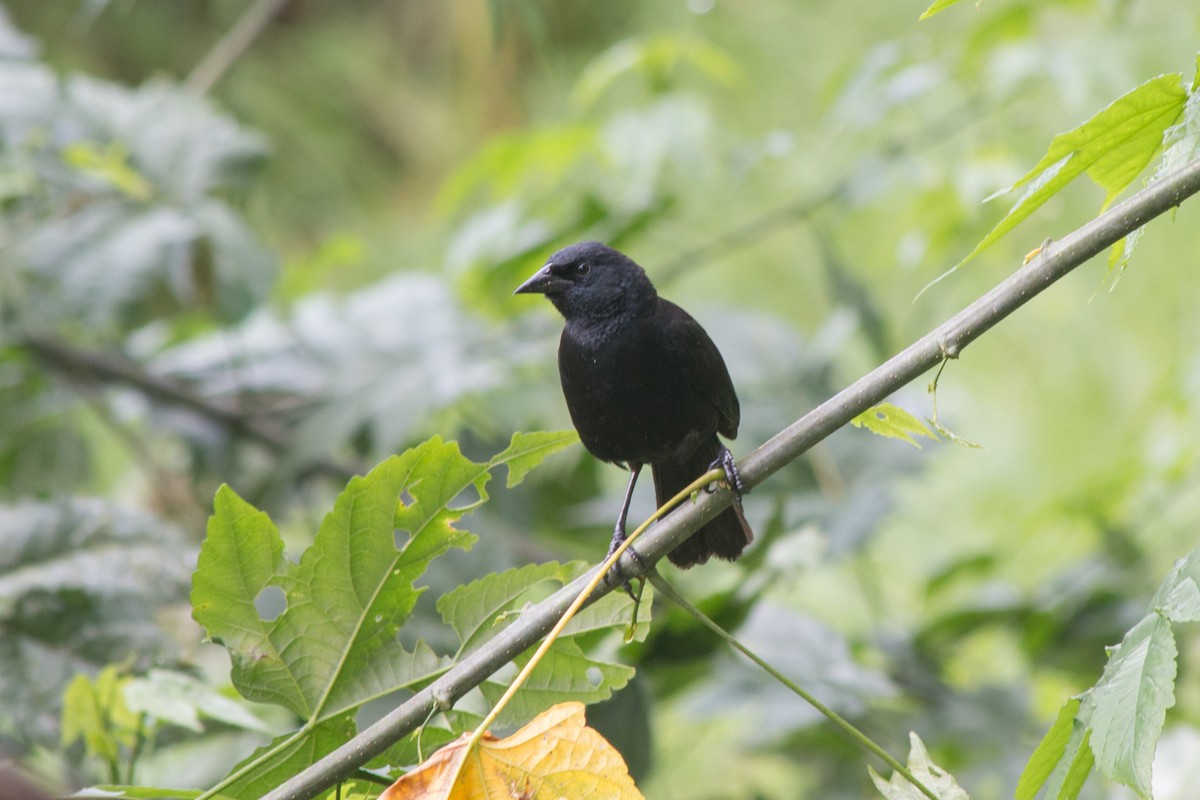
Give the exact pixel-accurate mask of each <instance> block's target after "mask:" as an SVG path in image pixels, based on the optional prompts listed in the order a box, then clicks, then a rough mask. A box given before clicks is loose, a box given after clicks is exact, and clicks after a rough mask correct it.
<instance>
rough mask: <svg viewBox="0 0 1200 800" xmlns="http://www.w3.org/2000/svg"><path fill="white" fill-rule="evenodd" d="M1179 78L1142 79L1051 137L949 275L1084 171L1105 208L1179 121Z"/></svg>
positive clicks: (1183, 97)
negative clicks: (1011, 200)
mask: <svg viewBox="0 0 1200 800" xmlns="http://www.w3.org/2000/svg"><path fill="white" fill-rule="evenodd" d="M1181 80H1182V76H1181V75H1179V74H1178V73H1171V74H1169V75H1160V76H1159V77H1157V78H1153V79H1151V80H1149V81H1146V82H1145V83H1143V84H1142V85H1141V86H1139V87H1137V88H1136V89H1134V90H1132V91H1130V92H1128V93H1126V94H1125V95H1123V96H1121V97H1120V98H1118V99H1117V100H1115V101H1114V102H1113V103H1111V104H1110V105H1109V106H1108V107H1107V108H1105V109H1103V110H1102V111H1100V112H1099V113H1098V114H1096V115H1095V116H1094V117H1092V118H1091V119H1089V120H1088V121H1087V122H1085V123H1083V124H1082V125H1080V126H1079V127H1078V128H1075V129H1073V130H1070V131H1067V132H1065V133H1060V134H1058V135H1057V136H1055V137H1054V141H1052V142H1051V143H1050V149H1049V150H1047V151H1046V155H1045V156H1043V157H1042V160H1041V161H1039V162H1038V163H1037V165H1035V166H1034V168H1033V169H1031V170H1030V171H1029V172H1027V173H1026V174H1025V175H1024V176H1023V177H1022V178H1021V179H1020V180H1018V181H1017V182H1016V183H1014V184H1013V185H1012V186H1010V187H1009V188H1008V189H1005V190H1003V191H1001V192H997V194H996V195H993V197H996V196H998V195H1000V194H1005V193H1007V192H1011V191H1013V190H1014V189H1017V188H1020V187H1022V186H1025V187H1026V190H1025V193H1024V194H1023V195H1022V196H1021V199H1020V200H1018V201H1017V202H1016V204H1015V205H1014V206H1013V207H1012V208H1011V209H1009V212H1008V214H1006V215H1005V217H1004V219H1002V220H1000V222H999V224H997V225H996V227H994V228H992V230H991V231H990V232H989V233H988V234H987V236H985V237H983V240H982V241H981V242H980V243H979V244H977V245H975V249H974V250H972V251H971V252H970V253H968V254H967V257H966V258H964V259H963V260H962V261H960V262H959V263H958V264H957V265H955V266H954V267H953V268H952V269H951V270H950V272H953V271H954V270H955V269H958V267H961V266H962V265H963V264H965V263H967V262H968V261H970V260H971V259H972V258H974V257H975V256H976V255H978V254H979V253H980V252H982V251H983V250H984V249H985V248H987V247H989V246H990V245H992V244H993V243H995V242H996V240H998V239H999V238H1000V237H1001V236H1003V235H1004V234H1006V233H1008V232H1009V231H1011V230H1012V229H1013V228H1015V227H1016V226H1017V225H1018V224H1019V223H1020V222H1022V221H1023V220H1024V219H1025V218H1026V217H1028V216H1029V215H1030V214H1032V213H1033V212H1034V211H1035V210H1037V209H1038V208H1039V207H1041V205H1042V204H1043V203H1045V202H1046V201H1047V200H1049V199H1050V198H1051V197H1053V196H1054V195H1055V194H1056V193H1057V192H1058V191H1059V190H1060V189H1062V188H1063V187H1064V186H1066V185H1067V184H1068V183H1070V182H1071V181H1073V180H1074V179H1075V178H1077V177H1079V176H1080V175H1082V174H1084V173H1087V175H1088V177H1089V178H1091V179H1092V181H1093V182H1095V183H1096V184H1097V185H1098V186H1100V188H1102V189H1104V191H1105V198H1104V206H1105V207H1106V206H1108V204H1109V203H1111V202H1112V201H1113V199H1114V198H1115V197H1116V196H1117V195H1118V194H1120V193H1121V192H1122V191H1123V190H1124V189H1125V187H1127V186H1128V185H1129V184H1130V183H1131V182H1132V181H1133V179H1134V178H1136V177H1137V176H1138V175H1139V174H1140V173H1141V172H1142V170H1143V169H1145V167H1146V165H1147V164H1149V163H1150V159H1152V158H1153V157H1154V155H1155V153H1157V152H1158V151H1159V148H1160V147H1162V143H1163V133H1164V132H1165V131H1166V130H1167V128H1168V127H1170V126H1171V125H1173V124H1174V123H1175V121H1176V120H1177V119H1179V115H1180V113H1181V112H1182V111H1183V107H1184V103H1185V102H1186V101H1187V97H1188V95H1187V92H1185V91H1184V89H1183V87H1182V86H1181V85H1180V81H1181ZM988 199H991V198H988ZM943 277H944V276H943Z"/></svg>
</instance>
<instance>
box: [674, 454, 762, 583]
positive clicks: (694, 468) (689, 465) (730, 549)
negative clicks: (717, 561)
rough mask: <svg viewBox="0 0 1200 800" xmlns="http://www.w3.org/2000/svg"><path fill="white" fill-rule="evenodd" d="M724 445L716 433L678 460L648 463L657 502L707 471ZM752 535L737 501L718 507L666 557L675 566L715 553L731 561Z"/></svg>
mask: <svg viewBox="0 0 1200 800" xmlns="http://www.w3.org/2000/svg"><path fill="white" fill-rule="evenodd" d="M722 448H724V445H723V444H721V442H720V440H719V439H717V437H716V436H713V438H712V444H711V445H708V444H705V445H703V446H701V447H697V448H696V450H695V452H693V453H692V454H691V456H689V457H688V458H686V459H684V460H682V461H674V462H665V463H661V464H652V465H651V468H652V470H653V472H654V494H655V497H656V499H657V501H658V505H660V506H661V505H662V504H663V503H665V502H667V501H668V500H670V499H671V498H672V497H674V496H675V495H676V494H678V493H679V492H680V491H682V490H683V489H684V488H686V487H687V485H688V484H689V483H691V482H692V481H694V480H696V478H698V477H700V476H701V475H703V474H704V473H705V472H707V471H708V469H709V467H710V465H711V464H712V463H713V462H714V461H715V460H716V459H717V457H718V456H720V455H721V451H722ZM753 539H754V532H753V531H751V530H750V525H749V523H747V522H746V517H745V516H744V515H743V514H742V507H741V503H740V502H734V504H733V505H732V506H730V507H729V508H727V509H725V510H724V511H722V512H721V513H720V514H718V515H717V516H716V517H715V518H714V519H712V520H711V521H710V522H708V523H707V524H706V525H705V526H704V527H703V528H701V529H700V530H698V531H696V532H695V533H693V534H692V535H691V536H690V537H688V538H687V539H686V540H685V541H684V542H683V543H682V544H680V545H678V546H677V547H676V548H675V549H674V550H672V551H671V552H670V553H669V554H668V555H667V558H669V559H671V563H672V564H674V565H676V566H678V567H683V568H685V569H686V568H687V567H694V566H696V565H697V564H703V563H704V562H705V561H708V559H710V558H712V557H713V556H716V557H717V558H721V559H724V560H726V561H735V560H736V559H737V558H738V556H740V555H741V554H742V550H744V549H746V545H748V544H750V542H751V540H753Z"/></svg>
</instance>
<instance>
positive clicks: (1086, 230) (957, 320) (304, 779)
mask: <svg viewBox="0 0 1200 800" xmlns="http://www.w3.org/2000/svg"><path fill="white" fill-rule="evenodd" d="M1198 191H1200V160H1198V161H1196V162H1194V163H1192V164H1190V165H1188V166H1187V167H1185V168H1183V169H1181V170H1179V171H1177V172H1175V173H1174V174H1172V175H1170V176H1169V177H1167V178H1165V179H1163V180H1162V181H1160V182H1158V183H1156V184H1155V185H1153V186H1151V187H1149V188H1147V189H1144V190H1142V191H1141V192H1138V193H1137V194H1136V195H1134V196H1133V197H1131V198H1129V199H1128V200H1126V201H1125V202H1123V203H1120V204H1119V205H1117V206H1115V207H1113V208H1112V209H1110V210H1109V211H1108V212H1106V213H1104V214H1102V215H1101V216H1100V217H1098V218H1096V219H1094V220H1092V221H1091V222H1089V223H1087V224H1086V225H1084V226H1083V227H1081V228H1079V229H1078V230H1076V231H1075V232H1074V233H1071V234H1069V235H1068V236H1066V237H1064V238H1063V239H1062V240H1061V241H1058V242H1052V243H1048V244H1047V245H1045V246H1044V247H1043V249H1042V252H1041V254H1040V255H1039V256H1038V257H1037V258H1036V259H1035V260H1034V261H1033V262H1031V263H1030V264H1028V265H1027V266H1025V267H1023V268H1021V269H1020V270H1018V271H1017V272H1016V273H1014V274H1013V275H1011V276H1010V277H1009V278H1008V279H1006V280H1005V281H1004V282H1002V283H1001V284H1000V285H999V286H997V287H996V288H994V289H992V290H991V291H990V292H988V293H987V294H986V295H984V296H983V297H981V298H980V299H979V300H977V301H975V302H974V303H972V304H971V305H970V306H968V307H967V308H966V309H964V310H963V311H960V312H959V313H958V314H956V315H954V317H952V318H951V319H950V320H949V321H947V322H946V323H944V324H942V325H941V326H940V327H938V328H937V329H935V330H934V331H933V332H932V333H930V334H928V335H926V336H925V337H924V338H922V339H920V340H919V341H917V342H916V343H915V344H913V345H911V346H910V347H908V348H906V349H905V350H904V351H902V352H901V353H899V354H897V355H896V356H894V357H892V358H891V359H890V360H888V361H887V362H886V363H884V364H883V365H882V366H880V367H877V368H876V369H874V370H872V371H871V372H870V373H869V374H867V375H866V376H864V377H863V378H860V379H859V380H858V381H856V382H855V383H853V384H852V385H850V386H849V387H847V388H846V389H843V390H842V391H841V392H839V393H838V394H836V395H834V396H833V397H832V398H830V399H829V400H827V401H825V402H824V403H822V404H821V405H820V406H818V407H817V408H815V409H813V410H812V411H810V412H809V413H808V414H806V415H804V417H802V418H801V419H799V420H798V421H796V422H794V423H793V424H792V425H790V426H788V428H786V429H785V430H783V431H782V432H780V433H779V434H777V435H776V436H775V437H773V438H772V439H771V440H770V441H768V442H767V443H766V444H764V445H762V446H761V447H759V448H758V449H757V450H755V451H754V452H753V453H751V454H750V455H749V457H747V458H746V460H745V461H744V462H743V463H742V465H741V473H742V478H743V480H745V481H746V483H747V485H749V486H754V485H757V484H759V483H762V482H763V481H764V480H766V479H767V478H768V477H769V476H770V475H772V474H773V473H775V472H776V471H778V470H779V469H781V468H782V467H783V466H785V465H786V464H788V463H789V462H791V461H793V460H794V459H796V458H797V457H799V456H800V455H801V454H802V453H804V452H805V451H806V450H807V449H809V448H810V447H812V446H813V445H814V444H816V443H817V442H819V441H821V440H822V439H824V438H825V437H827V436H829V435H830V434H831V433H833V432H834V431H836V430H838V429H839V428H841V427H842V426H844V425H846V424H847V423H848V422H849V421H850V420H852V419H853V418H854V417H856V416H858V415H859V414H861V413H862V412H864V411H866V410H867V409H869V408H871V407H872V406H873V405H875V404H877V403H879V402H881V401H882V400H883V399H884V398H886V397H887V396H888V395H890V394H891V393H893V392H895V391H896V390H897V389H900V388H901V387H903V386H904V385H905V384H908V383H910V382H912V381H914V380H916V379H917V378H919V377H921V375H923V374H924V373H925V372H927V371H928V370H929V369H930V368H932V367H935V366H937V365H938V364H939V363H940V362H941V361H942V360H944V359H946V358H957V357H958V356H959V354H960V353H961V352H962V351H963V349H964V348H965V347H966V346H967V345H968V344H970V343H971V342H973V341H974V340H975V339H977V338H979V337H980V336H981V335H983V334H984V333H985V332H987V331H988V330H990V329H991V327H992V326H993V325H995V324H996V323H998V322H999V321H1000V320H1002V319H1004V318H1005V317H1007V316H1008V315H1009V314H1011V313H1012V312H1013V311H1015V310H1016V309H1018V308H1020V307H1021V306H1022V305H1024V304H1025V303H1026V302H1028V301H1029V300H1030V299H1031V298H1033V297H1034V296H1035V295H1037V294H1038V293H1039V292H1041V291H1043V290H1045V289H1046V288H1048V287H1049V286H1051V285H1052V284H1053V283H1054V282H1055V281H1057V280H1059V279H1060V278H1062V277H1063V276H1065V275H1066V274H1067V273H1069V272H1070V271H1071V270H1073V269H1075V268H1076V267H1078V266H1079V265H1081V264H1083V263H1084V262H1086V261H1087V260H1088V259H1090V258H1092V257H1093V256H1095V255H1097V254H1098V253H1102V252H1104V250H1105V249H1106V248H1108V247H1109V246H1111V245H1112V244H1114V243H1115V242H1117V241H1118V240H1120V239H1121V238H1122V237H1123V236H1126V235H1128V234H1129V233H1131V232H1132V231H1134V230H1136V229H1137V228H1140V227H1141V226H1142V225H1145V224H1146V223H1147V222H1148V221H1149V220H1151V219H1153V218H1154V217H1157V216H1159V215H1160V214H1162V213H1164V212H1166V211H1167V210H1169V209H1171V208H1174V207H1175V206H1178V205H1179V204H1180V203H1182V202H1183V201H1184V200H1185V199H1187V198H1188V197H1190V196H1192V195H1194V194H1196V193H1197V192H1198ZM729 503H730V495H729V493H728V492H727V491H718V492H716V493H714V494H709V495H702V496H701V497H700V499H699V500H698V501H697V502H696V503H694V504H690V505H685V506H683V507H682V508H679V509H677V510H676V511H674V512H672V513H671V514H669V515H668V516H667V517H666V519H664V520H662V521H661V522H659V523H658V524H656V525H655V526H653V527H652V528H650V529H649V530H648V531H647V532H646V533H645V534H644V535H643V536H642V537H641V538H640V539H639V540H638V552H639V553H640V554H641V557H642V558H641V561H640V564H634V563H629V562H628V560H627V561H626V564H625V569H626V570H627V571H628V573H629V574H636V573H637V572H638V569H639V567H642V568H644V569H649V568H650V567H652V566H653V564H654V562H656V561H658V560H659V559H660V558H662V557H663V556H665V555H666V554H667V553H668V552H669V551H670V550H672V549H673V548H674V547H675V546H676V545H677V544H679V543H680V542H682V541H683V540H684V539H685V538H686V537H687V536H689V535H690V534H691V533H692V532H693V531H696V530H698V529H699V528H700V527H701V526H702V525H703V524H704V523H705V522H707V521H708V520H710V519H712V518H713V517H715V516H716V515H717V514H718V513H719V512H720V511H722V510H723V509H724V508H725V507H726V506H728V505H729ZM589 578H590V573H589V575H585V576H583V577H581V578H579V579H577V580H576V581H574V582H573V583H571V584H570V585H568V586H566V587H564V588H562V589H561V590H559V591H558V592H556V593H555V594H554V595H552V596H551V597H549V598H548V599H546V600H544V601H542V602H541V603H538V604H537V605H534V606H531V607H530V608H528V609H526V610H525V611H524V612H523V613H522V614H521V617H520V619H518V620H517V621H516V622H514V623H513V624H511V625H509V626H508V627H507V628H505V629H504V630H503V631H502V632H500V633H499V634H498V635H497V636H496V637H495V638H494V639H492V640H490V641H489V642H487V643H486V644H484V645H482V646H481V647H480V648H479V649H478V650H476V651H475V652H473V653H471V654H470V655H468V656H467V657H466V658H464V659H463V660H462V661H461V662H459V663H458V664H456V665H455V666H454V667H452V668H451V669H450V670H449V671H447V672H446V674H445V675H443V676H442V677H441V678H439V679H438V680H436V681H434V682H433V683H432V684H430V685H429V686H428V687H426V688H425V689H423V690H422V691H420V692H418V693H417V694H416V695H414V696H413V697H412V698H410V699H409V700H407V701H406V702H404V703H403V704H401V705H400V706H399V707H398V708H396V709H395V710H394V711H392V712H391V713H389V714H388V715H387V716H385V717H384V718H383V719H381V720H379V721H378V722H376V723H375V724H374V725H372V726H371V727H369V728H367V729H366V730H365V731H363V732H362V733H360V734H359V735H357V736H355V737H354V738H353V739H351V740H350V741H349V742H347V743H346V744H344V745H342V746H341V747H339V748H338V749H337V750H335V751H333V752H332V753H330V754H329V755H327V756H325V757H324V758H322V759H321V760H320V761H318V762H317V763H315V764H313V765H311V766H309V767H308V768H306V769H305V770H304V771H303V772H301V773H300V774H298V775H296V776H295V777H293V778H291V779H290V780H288V781H287V782H286V783H284V784H283V785H281V786H279V787H278V788H277V789H275V790H274V791H272V792H271V793H269V794H268V795H266V800H298V799H300V798H311V797H314V796H316V795H317V794H319V793H320V792H321V791H323V790H325V789H326V788H328V787H329V786H332V785H333V784H335V783H337V782H338V781H341V780H343V779H345V778H347V777H349V776H351V775H352V774H353V773H354V771H355V770H356V769H357V768H358V767H359V766H361V765H362V764H365V763H366V762H367V761H369V760H371V759H372V758H374V757H376V756H378V755H379V754H380V753H382V752H383V751H384V750H386V749H387V748H388V747H389V746H391V745H392V744H394V743H395V742H397V741H398V740H399V739H401V738H402V737H404V736H406V735H407V734H409V733H411V732H412V731H413V730H416V728H417V727H418V726H420V725H422V724H423V723H424V722H425V720H426V719H428V718H429V716H430V714H431V713H433V712H434V711H436V710H437V709H444V708H449V707H450V706H451V705H452V704H453V703H454V702H455V701H456V700H458V699H459V698H460V697H462V696H463V695H464V694H466V693H467V692H468V691H470V690H471V689H472V688H474V687H475V686H477V685H479V684H480V683H481V682H482V681H483V680H484V679H485V678H487V677H488V676H489V675H491V674H492V673H493V672H495V671H496V670H497V669H499V668H500V667H502V666H504V665H505V664H507V663H508V662H509V661H511V660H512V659H513V658H515V657H516V656H517V655H519V654H520V653H522V652H523V651H525V650H526V649H528V648H529V647H530V646H532V645H533V644H535V643H536V642H537V641H538V640H539V639H541V637H542V636H544V635H545V633H546V632H547V631H549V630H550V628H551V627H553V625H554V623H555V622H556V621H557V620H558V618H559V616H560V615H561V614H562V612H563V611H564V610H565V609H566V607H567V606H568V605H570V603H571V601H572V600H573V599H574V597H575V596H576V595H577V594H578V593H579V591H580V590H581V589H582V588H583V587H584V586H585V585H586V584H587V582H588V580H589ZM607 591H610V589H609V588H608V587H605V586H603V585H601V588H600V589H598V590H597V592H596V593H595V595H594V597H599V596H601V595H602V594H604V593H605V592H607Z"/></svg>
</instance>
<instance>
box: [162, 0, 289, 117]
mask: <svg viewBox="0 0 1200 800" xmlns="http://www.w3.org/2000/svg"><path fill="white" fill-rule="evenodd" d="M287 2H288V0H257V2H255V3H254V4H253V5H252V6H250V7H249V8H247V9H246V11H245V12H244V13H243V14H242V16H240V17H238V21H237V22H235V23H234V25H233V27H232V28H230V29H229V33H227V34H225V35H224V36H223V37H221V40H220V41H219V42H217V44H216V46H215V47H213V49H212V50H210V51H209V52H208V55H206V56H205V57H204V59H203V60H202V61H201V62H200V63H199V64H197V65H196V67H195V69H193V70H192V73H191V74H190V75H188V76H187V81H186V82H185V84H184V85H185V86H187V88H188V89H190V90H191V91H193V92H195V93H196V94H208V92H209V90H210V89H212V87H213V86H215V85H216V84H217V81H219V80H221V76H223V75H224V74H225V73H226V72H228V71H229V68H230V67H232V66H233V62H235V61H237V60H238V59H239V58H241V55H242V53H244V52H246V48H248V47H249V46H250V45H251V44H252V43H253V42H254V40H255V39H257V38H258V37H259V34H261V33H262V32H263V31H264V30H266V27H267V25H268V24H269V23H270V22H271V20H272V19H274V17H275V15H276V14H278V13H279V12H280V11H282V10H283V7H284V6H285V5H286V4H287Z"/></svg>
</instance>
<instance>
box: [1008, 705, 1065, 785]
mask: <svg viewBox="0 0 1200 800" xmlns="http://www.w3.org/2000/svg"><path fill="white" fill-rule="evenodd" d="M1078 712H1079V699H1078V698H1072V699H1070V700H1068V701H1067V702H1066V704H1065V705H1064V706H1063V707H1062V708H1061V709H1060V710H1059V712H1058V718H1057V719H1055V720H1054V724H1053V725H1051V726H1050V730H1048V731H1046V735H1045V736H1044V737H1042V741H1041V742H1040V743H1039V744H1038V746H1037V748H1036V749H1034V751H1033V755H1031V756H1030V757H1029V762H1028V763H1027V764H1026V765H1025V769H1024V770H1023V771H1022V772H1021V778H1020V779H1019V780H1018V781H1017V790H1016V793H1015V797H1016V800H1034V798H1035V797H1036V796H1037V793H1038V792H1039V791H1040V790H1041V788H1042V786H1043V785H1044V784H1045V783H1046V780H1047V779H1048V778H1049V777H1050V775H1051V773H1053V772H1054V769H1055V768H1056V767H1057V766H1058V765H1059V762H1061V761H1062V759H1063V756H1064V755H1065V754H1066V751H1067V744H1068V742H1070V740H1071V733H1072V731H1073V730H1074V728H1075V716H1076V714H1077V713H1078Z"/></svg>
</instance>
